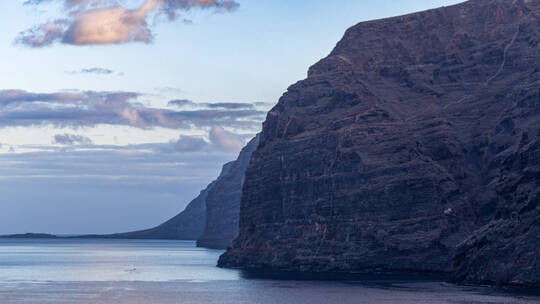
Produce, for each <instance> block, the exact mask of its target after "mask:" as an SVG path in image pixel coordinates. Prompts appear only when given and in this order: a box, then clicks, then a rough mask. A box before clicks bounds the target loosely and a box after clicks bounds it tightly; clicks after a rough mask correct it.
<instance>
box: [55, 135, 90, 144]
mask: <svg viewBox="0 0 540 304" xmlns="http://www.w3.org/2000/svg"><path fill="white" fill-rule="evenodd" d="M53 143H54V144H59V145H66V146H74V145H91V144H92V140H91V139H90V138H88V137H86V136H82V135H74V134H56V135H55V136H54V138H53Z"/></svg>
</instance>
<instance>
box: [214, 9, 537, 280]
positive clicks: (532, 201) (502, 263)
mask: <svg viewBox="0 0 540 304" xmlns="http://www.w3.org/2000/svg"><path fill="white" fill-rule="evenodd" d="M539 15H540V1H537V0H515V1H509V0H473V1H468V2H466V3H463V4H459V5H455V6H451V7H445V8H440V9H436V10H429V11H425V12H420V13H416V14H411V15H406V16H401V17H395V18H389V19H384V20H376V21H371V22H364V23H360V24H358V25H356V26H354V27H352V28H350V29H349V30H348V31H347V32H346V34H345V36H344V38H343V40H341V41H340V42H339V43H338V45H337V46H336V48H335V49H334V50H333V51H332V53H331V54H330V56H328V57H327V58H325V59H323V60H321V61H320V62H319V63H317V64H316V65H314V66H313V67H311V68H310V70H309V73H308V78H307V79H306V80H304V81H301V82H298V83H297V84H295V85H293V86H291V87H290V88H289V89H288V92H287V93H285V94H284V96H283V97H282V98H281V99H280V101H279V103H278V105H277V106H276V107H275V108H274V109H272V110H271V111H270V112H269V114H268V116H267V119H266V122H265V123H264V127H263V132H262V134H261V139H260V141H261V142H260V145H259V147H258V149H257V150H256V151H255V152H254V154H253V157H252V161H251V164H250V166H249V168H248V170H247V172H246V182H245V185H244V193H243V198H242V204H241V217H240V231H239V236H238V237H237V238H236V240H235V241H234V242H233V244H232V246H231V248H230V249H229V250H228V251H227V253H225V254H224V255H223V256H222V257H221V259H220V261H219V265H220V266H225V267H240V268H263V267H271V268H277V269H283V270H301V271H367V272H372V271H429V272H451V271H452V269H453V263H455V267H456V269H457V275H456V279H457V280H458V281H460V282H463V281H465V282H476V283H478V282H499V283H502V284H508V283H510V282H513V283H514V284H521V285H535V286H537V284H538V256H539V254H538V253H539V247H540V245H539V241H538V212H539V209H538V205H537V202H538V200H539V197H538V195H537V191H538V188H539V187H540V184H539V180H540V178H539V174H540V173H539V172H540V168H539V166H538V164H539V160H540V157H538V154H539V153H540V151H539V150H538V141H539V140H540V34H539V30H540V19H539V18H540V17H539ZM485 225H487V226H485ZM477 229H480V230H478V231H476V230H477ZM475 231H476V232H475ZM471 235H472V236H471ZM469 236H471V238H469V239H467V238H468V237H469ZM465 239H467V240H466V241H465V242H464V243H462V245H461V246H460V249H459V250H457V255H456V260H455V262H453V261H452V256H453V255H454V253H455V252H456V250H455V248H456V246H457V245H458V244H459V243H461V242H462V241H464V240H465ZM513 247H514V248H513ZM512 248H513V250H512Z"/></svg>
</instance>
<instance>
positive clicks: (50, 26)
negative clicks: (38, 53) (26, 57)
mask: <svg viewBox="0 0 540 304" xmlns="http://www.w3.org/2000/svg"><path fill="white" fill-rule="evenodd" d="M68 24H69V21H68V20H66V19H58V20H54V21H50V22H47V23H43V24H40V25H37V26H35V27H33V28H31V29H28V30H26V31H24V32H21V33H19V36H18V37H17V38H16V39H15V43H18V44H23V45H26V46H28V47H33V48H40V47H46V46H50V45H52V44H53V43H54V42H56V41H57V40H59V39H61V38H62V36H63V35H64V31H65V29H66V26H67V25H68Z"/></svg>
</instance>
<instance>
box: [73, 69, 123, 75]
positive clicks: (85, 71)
mask: <svg viewBox="0 0 540 304" xmlns="http://www.w3.org/2000/svg"><path fill="white" fill-rule="evenodd" d="M66 73H67V74H71V75H76V74H95V75H110V74H114V71H113V70H110V69H105V68H85V69H80V70H77V71H70V72H66Z"/></svg>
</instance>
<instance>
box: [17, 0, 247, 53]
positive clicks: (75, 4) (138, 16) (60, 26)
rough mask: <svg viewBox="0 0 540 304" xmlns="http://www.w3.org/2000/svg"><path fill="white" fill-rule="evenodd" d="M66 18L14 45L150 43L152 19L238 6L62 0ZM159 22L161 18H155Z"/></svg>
mask: <svg viewBox="0 0 540 304" xmlns="http://www.w3.org/2000/svg"><path fill="white" fill-rule="evenodd" d="M59 1H60V0H59ZM47 2H52V0H28V1H26V2H25V3H24V4H25V5H41V4H43V3H47ZM63 2H64V8H65V10H66V14H67V16H66V17H65V18H61V19H57V20H53V21H49V22H46V23H43V24H40V25H37V26H34V27H33V28H31V29H29V30H26V31H24V32H21V33H20V34H19V36H18V37H17V38H16V39H15V41H16V43H19V44H22V45H25V46H28V47H34V48H39V47H45V46H50V45H52V44H53V43H55V42H61V43H64V44H72V45H79V46H81V45H104V44H119V43H130V42H142V43H151V42H152V40H153V37H154V34H153V33H152V29H151V28H150V27H149V24H148V19H149V18H150V17H151V16H156V17H159V16H160V15H165V16H167V19H168V20H170V21H175V20H178V19H181V20H185V18H179V16H180V15H182V12H186V11H189V10H191V9H194V8H198V9H214V10H218V11H227V12H230V11H233V10H234V9H236V8H237V7H238V6H239V4H238V3H237V2H235V1H232V0H145V1H144V2H143V3H142V4H141V5H140V6H139V7H137V8H135V9H130V8H127V7H126V3H129V2H130V1H121V0H119V1H114V0H63ZM155 20H160V18H155Z"/></svg>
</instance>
